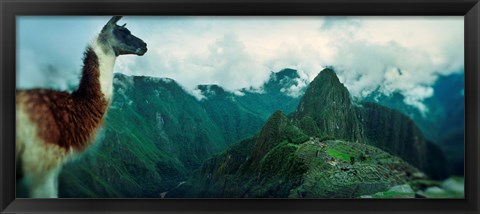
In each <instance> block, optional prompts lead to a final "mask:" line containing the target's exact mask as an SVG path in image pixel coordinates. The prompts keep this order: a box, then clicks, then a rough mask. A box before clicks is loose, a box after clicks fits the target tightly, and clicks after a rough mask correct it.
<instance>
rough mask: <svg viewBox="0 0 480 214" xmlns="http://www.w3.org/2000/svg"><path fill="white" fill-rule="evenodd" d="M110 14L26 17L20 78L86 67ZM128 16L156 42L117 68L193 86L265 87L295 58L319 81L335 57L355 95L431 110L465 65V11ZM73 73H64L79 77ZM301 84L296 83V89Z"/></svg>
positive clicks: (296, 65) (135, 29)
mask: <svg viewBox="0 0 480 214" xmlns="http://www.w3.org/2000/svg"><path fill="white" fill-rule="evenodd" d="M51 19H55V18H51ZM58 19H64V17H58ZM107 20H108V17H94V18H90V17H88V18H87V17H80V18H77V19H73V21H72V20H70V22H68V23H60V24H58V23H56V22H54V21H53V22H52V21H51V20H50V22H48V23H49V25H48V26H49V27H48V28H45V27H37V28H35V29H34V31H35V33H32V32H29V29H32V28H31V26H32V25H34V26H45V25H42V24H41V23H38V20H37V21H35V19H26V20H24V21H22V22H19V32H22V34H21V36H20V40H19V47H20V50H27V51H23V52H21V53H20V55H19V60H20V61H19V63H20V64H21V66H19V70H20V72H19V74H20V78H19V79H20V80H19V82H20V83H21V84H20V85H24V86H26V87H31V86H34V85H42V84H44V83H41V80H40V79H42V77H43V76H44V75H40V73H41V72H42V71H38V70H35V69H32V68H36V67H38V66H36V65H39V64H40V65H41V64H45V63H46V62H48V63H52V66H53V67H56V68H61V69H60V70H61V71H65V72H68V73H70V72H71V73H72V74H74V75H73V76H75V75H78V71H79V70H80V65H81V54H82V52H83V47H84V46H85V45H86V43H87V42H88V41H89V40H90V39H91V38H92V35H95V34H96V33H98V32H96V31H98V29H100V28H101V27H102V25H103V23H104V22H106V21H107ZM28 21H30V22H32V21H34V22H35V23H34V24H32V23H30V24H29V22H28ZM120 22H122V23H124V22H127V23H128V25H127V27H128V28H129V29H130V30H131V32H132V33H133V34H134V35H136V36H138V37H140V38H142V39H143V40H144V41H146V42H147V44H148V48H149V51H148V52H147V53H146V54H145V55H144V56H142V57H138V56H121V57H119V58H118V60H117V64H116V68H115V70H116V72H121V73H126V74H129V75H148V76H155V77H168V78H172V79H174V80H175V81H177V82H179V83H180V84H181V85H182V86H184V87H185V88H186V89H187V90H189V91H193V90H194V89H195V88H196V85H199V84H218V85H221V86H222V87H224V88H226V89H227V90H229V91H238V89H240V88H243V87H250V86H253V87H254V88H257V89H258V87H259V86H260V85H261V84H262V82H263V81H265V80H266V79H267V78H268V76H269V74H270V72H271V71H279V70H281V69H283V68H286V67H288V68H293V69H297V70H299V71H302V75H303V77H302V78H304V79H308V80H309V81H311V80H312V79H313V78H314V77H315V76H316V75H317V74H318V73H319V71H320V70H321V69H322V68H324V67H325V66H327V65H331V66H334V67H335V68H336V69H337V74H338V75H339V79H340V80H341V81H342V82H343V83H344V84H345V86H346V87H347V88H348V89H349V90H350V91H351V93H352V94H353V95H354V96H360V97H361V96H365V95H367V94H368V93H370V92H372V91H373V90H375V89H377V88H379V89H380V90H381V91H382V92H384V93H385V94H390V93H392V92H399V93H402V94H403V95H405V96H406V97H407V98H405V103H407V104H409V105H412V106H415V107H417V108H418V109H420V110H422V111H427V110H428V109H425V108H424V107H422V101H423V100H424V99H426V98H428V97H429V96H431V95H432V94H433V91H432V90H433V89H432V84H434V82H435V80H436V79H437V77H438V76H439V75H448V74H451V73H454V72H461V71H462V70H463V59H464V53H463V51H464V48H463V44H464V43H463V32H464V31H463V17H461V16H459V17H404V16H402V17H181V16H177V17H165V16H162V17H125V18H124V19H122V20H121V21H120ZM55 24H58V26H56V25H55ZM72 26H87V27H84V28H82V27H72ZM85 29H88V33H86V30H85ZM67 30H68V32H67ZM64 31H65V32H64ZM39 35H40V36H41V37H39ZM38 38H43V39H38ZM66 38H68V39H66ZM71 40H73V42H72V41H71ZM52 43H53V45H52ZM53 48H55V49H53ZM46 49H48V50H51V51H45V50H46ZM77 52H79V53H77ZM29 56H30V57H29ZM32 56H38V57H32ZM51 59H61V60H51ZM22 60H23V61H22ZM73 71H77V73H75V72H73ZM37 74H38V75H37ZM68 76H69V75H66V74H65V78H64V81H69V82H71V81H75V80H72V78H68ZM30 77H31V78H30ZM27 83H28V84H27ZM299 87H300V86H298V87H297V88H291V89H289V90H290V91H291V94H292V95H293V94H295V93H296V92H298V91H299ZM194 93H195V92H193V94H194ZM197 98H198V97H197Z"/></svg>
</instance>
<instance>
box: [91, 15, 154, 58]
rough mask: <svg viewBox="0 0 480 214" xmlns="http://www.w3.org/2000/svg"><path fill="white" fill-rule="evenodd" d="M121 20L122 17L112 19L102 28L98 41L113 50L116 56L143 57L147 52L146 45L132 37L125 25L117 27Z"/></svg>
mask: <svg viewBox="0 0 480 214" xmlns="http://www.w3.org/2000/svg"><path fill="white" fill-rule="evenodd" d="M121 18H122V16H114V17H112V18H111V19H110V21H108V23H107V24H106V25H105V26H104V27H103V29H102V32H101V33H100V35H99V39H100V40H101V42H102V44H103V45H105V46H106V47H107V48H111V49H113V51H114V52H115V55H116V56H119V55H126V54H136V55H139V56H143V54H145V52H147V43H145V42H144V41H143V40H141V39H139V38H138V37H136V36H134V35H132V34H131V33H130V31H129V30H128V29H127V28H126V27H125V25H126V24H124V25H122V26H119V25H117V22H118V20H120V19H121Z"/></svg>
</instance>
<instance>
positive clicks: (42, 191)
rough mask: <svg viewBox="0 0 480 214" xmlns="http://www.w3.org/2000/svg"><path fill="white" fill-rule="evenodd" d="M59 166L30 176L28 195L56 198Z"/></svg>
mask: <svg viewBox="0 0 480 214" xmlns="http://www.w3.org/2000/svg"><path fill="white" fill-rule="evenodd" d="M59 172H60V167H58V168H54V169H52V170H50V171H46V172H42V173H41V174H39V175H38V174H37V175H35V176H32V177H30V182H31V183H30V197H32V198H58V174H59Z"/></svg>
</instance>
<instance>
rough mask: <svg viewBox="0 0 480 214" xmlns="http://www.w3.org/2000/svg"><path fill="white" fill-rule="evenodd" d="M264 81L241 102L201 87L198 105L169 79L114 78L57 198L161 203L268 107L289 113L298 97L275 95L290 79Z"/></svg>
mask: <svg viewBox="0 0 480 214" xmlns="http://www.w3.org/2000/svg"><path fill="white" fill-rule="evenodd" d="M271 78H272V79H270V80H268V81H267V82H266V84H265V86H264V87H263V88H264V91H263V92H262V93H259V92H254V91H251V90H247V89H244V90H243V91H245V92H244V94H243V95H242V96H239V95H237V94H235V93H232V92H228V91H225V90H224V89H223V88H221V87H220V86H216V85H201V86H198V89H199V90H200V91H201V93H202V95H203V96H204V97H205V99H202V100H197V99H196V98H195V97H193V96H192V95H191V94H189V93H188V92H187V91H186V90H185V89H184V88H182V87H181V86H180V85H179V84H178V83H177V82H175V81H174V80H172V79H168V78H154V77H146V76H127V75H123V74H119V73H116V74H115V75H114V83H113V88H114V97H113V100H112V104H111V107H110V109H109V111H108V113H107V115H106V119H105V123H104V127H103V130H102V131H101V132H99V133H98V135H97V140H96V141H97V142H96V143H95V146H94V147H93V148H90V149H89V150H88V151H87V153H86V154H84V155H82V156H81V157H80V158H79V159H77V160H74V161H73V162H71V163H69V164H68V165H67V166H66V167H64V169H63V170H62V172H61V174H60V178H59V183H60V188H59V195H60V197H75V198H78V197H87V198H88V197H161V194H163V193H164V192H166V191H168V190H170V189H172V188H174V187H175V186H177V185H178V184H179V183H181V182H183V181H184V180H186V179H187V178H188V176H189V175H190V174H191V173H192V172H193V171H194V170H195V169H197V168H199V167H200V166H201V165H202V163H203V161H205V160H206V159H207V158H209V157H211V156H212V155H214V154H216V153H219V152H222V151H224V150H225V149H226V148H227V146H228V145H230V144H232V143H235V142H237V141H239V140H242V139H244V138H247V137H250V136H252V135H254V134H255V133H257V132H258V130H259V129H260V128H261V127H262V125H263V124H264V123H265V121H266V119H267V118H268V115H270V114H272V113H273V112H274V111H275V110H277V109H276V108H275V106H280V108H281V109H283V110H287V111H293V110H294V107H293V108H292V106H295V105H296V103H298V99H299V98H296V97H291V96H288V95H286V94H285V93H283V92H282V88H284V87H287V86H290V84H289V81H288V80H292V81H293V80H295V79H296V78H298V74H297V72H296V71H294V70H288V71H280V72H277V73H273V72H272V74H271ZM273 78H274V79H273ZM277 84H283V85H278V86H277ZM293 84H296V83H293Z"/></svg>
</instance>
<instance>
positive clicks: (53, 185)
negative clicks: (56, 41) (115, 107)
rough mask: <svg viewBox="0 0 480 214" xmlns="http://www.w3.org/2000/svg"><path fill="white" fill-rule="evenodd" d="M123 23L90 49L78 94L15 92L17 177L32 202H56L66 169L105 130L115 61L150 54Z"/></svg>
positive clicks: (113, 24) (104, 32)
mask: <svg viewBox="0 0 480 214" xmlns="http://www.w3.org/2000/svg"><path fill="white" fill-rule="evenodd" d="M121 18H122V17H121V16H114V17H113V18H111V19H110V20H109V21H108V23H107V24H106V25H105V26H104V27H103V29H102V30H101V32H100V34H98V36H97V37H96V39H95V40H94V41H93V42H92V43H91V44H90V45H88V46H87V48H86V50H85V53H84V59H83V69H82V77H81V80H80V84H79V86H78V88H77V89H76V90H75V91H73V92H72V93H68V92H62V91H55V90H50V89H30V90H17V92H16V160H17V161H16V162H17V169H18V170H17V173H21V174H23V177H24V178H23V179H27V180H26V183H27V185H28V187H29V195H30V197H32V198H56V197H58V181H57V179H58V174H59V172H60V170H61V168H62V166H63V165H64V164H65V163H66V162H68V160H69V159H71V158H72V157H75V156H77V155H79V154H81V153H82V152H83V151H85V150H86V149H87V148H88V147H89V146H90V145H91V144H92V143H93V140H94V138H95V132H96V130H97V129H98V128H100V127H101V126H102V123H103V118H104V115H105V113H106V112H107V109H108V107H109V105H110V102H111V99H112V93H113V89H112V87H113V86H112V81H113V68H114V64H115V60H116V57H118V56H119V55H126V54H136V55H138V56H142V55H143V54H145V53H146V52H147V44H146V43H145V42H143V41H142V40H141V39H139V38H137V37H135V36H133V35H132V34H130V31H129V30H128V29H127V28H125V24H124V25H123V26H119V25H117V24H116V23H117V22H118V20H120V19H121ZM18 171H19V172H18ZM17 179H18V176H17Z"/></svg>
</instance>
